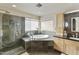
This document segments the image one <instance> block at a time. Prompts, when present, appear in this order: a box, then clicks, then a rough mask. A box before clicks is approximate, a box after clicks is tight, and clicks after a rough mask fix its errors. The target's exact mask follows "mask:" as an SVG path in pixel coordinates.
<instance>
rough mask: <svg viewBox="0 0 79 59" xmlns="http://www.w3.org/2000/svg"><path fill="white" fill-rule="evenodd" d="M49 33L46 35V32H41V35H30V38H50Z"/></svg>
mask: <svg viewBox="0 0 79 59" xmlns="http://www.w3.org/2000/svg"><path fill="white" fill-rule="evenodd" d="M48 37H49V35H44V34H39V35H32V36H30V38H33V39H42V38H43V39H44V38H48Z"/></svg>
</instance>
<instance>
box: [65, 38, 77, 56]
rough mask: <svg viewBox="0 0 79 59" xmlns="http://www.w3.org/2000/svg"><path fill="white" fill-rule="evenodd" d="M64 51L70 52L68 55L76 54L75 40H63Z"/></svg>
mask: <svg viewBox="0 0 79 59" xmlns="http://www.w3.org/2000/svg"><path fill="white" fill-rule="evenodd" d="M64 46H65V48H64V53H66V54H70V55H76V54H77V50H76V48H77V46H76V41H72V40H66V39H65V40H64Z"/></svg>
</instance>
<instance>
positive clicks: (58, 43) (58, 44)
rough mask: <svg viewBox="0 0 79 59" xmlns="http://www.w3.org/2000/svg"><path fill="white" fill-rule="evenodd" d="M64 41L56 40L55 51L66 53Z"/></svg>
mask: <svg viewBox="0 0 79 59" xmlns="http://www.w3.org/2000/svg"><path fill="white" fill-rule="evenodd" d="M63 40H64V39H60V38H56V39H55V40H54V49H56V50H58V51H61V52H63V51H64V44H63Z"/></svg>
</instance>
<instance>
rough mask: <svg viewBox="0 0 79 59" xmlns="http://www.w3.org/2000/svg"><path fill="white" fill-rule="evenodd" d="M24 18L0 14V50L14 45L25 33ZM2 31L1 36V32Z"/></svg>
mask: <svg viewBox="0 0 79 59" xmlns="http://www.w3.org/2000/svg"><path fill="white" fill-rule="evenodd" d="M24 21H25V18H24V17H19V16H14V15H8V14H1V13H0V49H1V48H3V47H8V46H11V45H13V44H14V42H15V41H17V40H18V39H20V38H21V37H22V36H23V34H24V33H25V22H24ZM2 31H3V36H1V32H2Z"/></svg>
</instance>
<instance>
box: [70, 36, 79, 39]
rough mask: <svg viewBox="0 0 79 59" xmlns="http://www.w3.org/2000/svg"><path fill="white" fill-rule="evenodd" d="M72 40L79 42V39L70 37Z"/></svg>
mask: <svg viewBox="0 0 79 59" xmlns="http://www.w3.org/2000/svg"><path fill="white" fill-rule="evenodd" d="M70 39H73V40H79V38H74V37H70Z"/></svg>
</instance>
